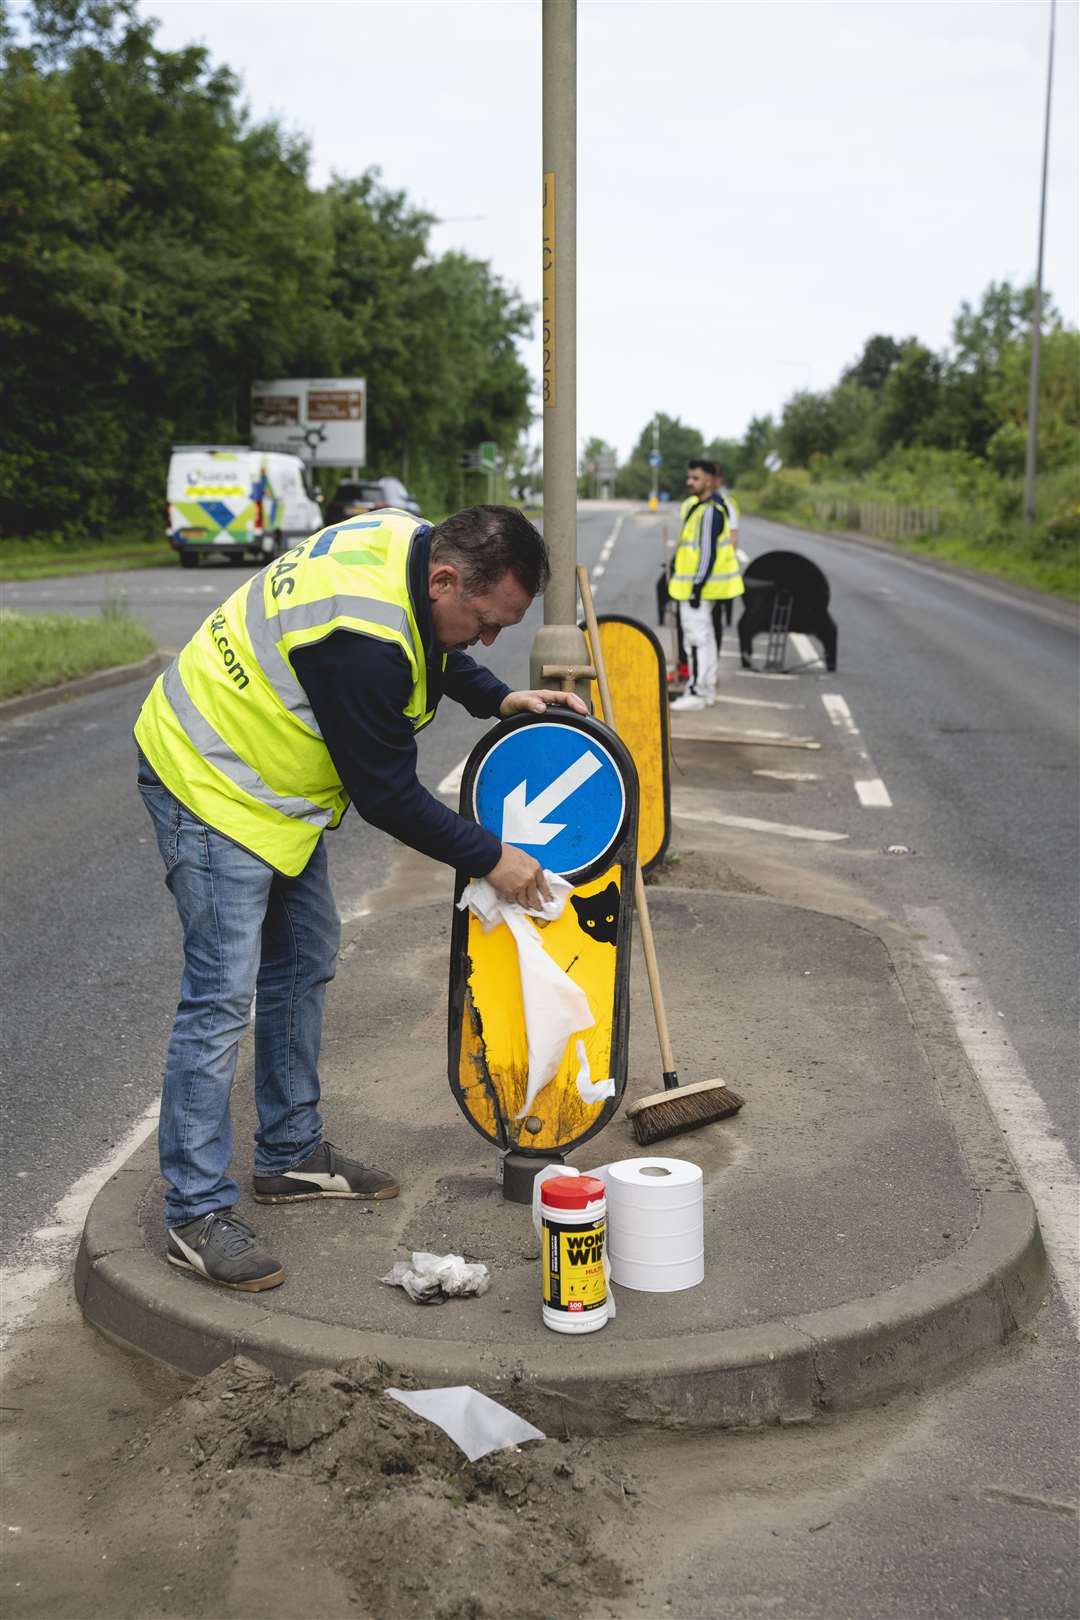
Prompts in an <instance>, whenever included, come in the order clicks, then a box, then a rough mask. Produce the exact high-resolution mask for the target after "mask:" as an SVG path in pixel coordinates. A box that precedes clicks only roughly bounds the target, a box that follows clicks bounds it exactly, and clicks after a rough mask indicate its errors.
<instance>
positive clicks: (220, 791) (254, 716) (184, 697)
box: [135, 512, 445, 877]
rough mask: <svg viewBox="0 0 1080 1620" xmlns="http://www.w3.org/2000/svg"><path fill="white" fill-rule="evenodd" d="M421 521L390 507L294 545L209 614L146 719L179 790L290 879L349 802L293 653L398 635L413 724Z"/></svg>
mask: <svg viewBox="0 0 1080 1620" xmlns="http://www.w3.org/2000/svg"><path fill="white" fill-rule="evenodd" d="M421 527H423V526H422V525H421V523H420V521H419V520H418V519H417V518H414V517H410V516H408V515H407V514H406V513H402V512H387V513H386V515H385V517H383V518H382V519H370V518H369V519H366V520H365V519H358V520H356V521H354V522H352V523H346V524H337V525H335V526H334V527H333V528H328V529H322V530H320V531H319V533H318V534H314V535H312V536H311V538H310V539H308V540H305V541H304V542H303V544H302V545H299V546H295V547H294V548H293V550H292V551H289V552H287V553H286V554H285V556H283V557H282V558H280V560H278V561H277V562H273V563H271V564H270V565H269V566H268V567H266V568H264V569H263V570H262V571H261V573H258V574H256V575H255V576H254V577H253V578H252V579H251V580H249V581H248V583H247V584H245V585H242V586H241V587H240V589H239V590H238V591H234V593H233V595H232V596H230V597H229V599H228V601H226V602H225V604H224V605H223V606H222V607H220V608H219V609H218V610H217V612H216V613H213V614H211V616H210V617H209V618H208V619H207V620H206V621H205V623H204V624H203V625H202V627H201V628H200V629H199V630H198V631H197V632H196V633H195V635H194V636H193V637H192V639H191V640H190V641H189V642H188V644H187V646H186V647H185V648H184V649H183V651H182V652H181V653H180V655H179V657H178V658H177V659H176V660H175V661H174V662H173V663H172V664H170V666H169V668H168V669H167V670H165V672H164V673H163V674H162V675H161V676H159V678H158V680H157V681H156V682H155V683H154V686H153V687H152V688H151V691H150V694H149V696H148V697H147V699H146V702H145V703H144V705H143V708H142V712H141V713H140V715H139V718H138V721H137V723H136V726H135V738H136V741H137V742H138V744H139V746H140V748H141V749H142V751H143V753H144V754H145V755H146V757H147V759H148V760H149V761H150V763H151V765H152V766H153V767H154V769H155V771H156V772H157V774H158V775H159V776H160V778H161V780H162V782H163V783H164V784H165V786H166V787H167V788H168V789H169V792H170V793H171V794H172V795H173V797H174V798H176V799H178V800H179V801H180V803H181V804H184V805H186V806H187V808H188V809H189V810H190V811H192V812H193V814H195V815H196V816H198V817H199V818H200V819H201V820H203V821H205V822H206V823H207V824H208V825H209V826H211V827H214V828H216V829H217V830H218V831H220V832H222V833H224V834H225V836H226V837H227V838H231V839H233V841H234V842H235V843H237V844H241V845H243V846H244V848H246V849H249V850H251V851H252V852H253V853H254V854H255V855H258V856H259V857H260V858H261V859H262V860H264V861H266V862H268V864H269V865H271V866H273V867H276V868H277V870H278V871H280V872H283V873H284V874H285V875H286V876H287V877H295V876H297V875H298V874H299V873H300V872H302V871H303V870H304V867H305V866H306V865H307V862H308V859H309V857H310V855H311V852H312V850H313V849H314V847H315V844H316V842H317V841H318V838H319V835H320V833H321V832H322V831H323V829H324V828H326V827H336V826H337V824H338V822H339V821H340V820H341V818H342V816H343V815H344V814H345V811H346V809H347V808H348V804H349V797H348V794H347V793H346V792H345V789H344V788H343V787H342V784H341V779H340V777H339V776H338V773H337V770H336V768H335V766H334V763H333V761H332V759H331V757H330V751H329V749H328V748H327V746H326V744H325V742H324V741H323V739H322V735H321V733H320V731H319V728H318V725H317V723H316V720H315V716H314V714H313V713H312V710H311V705H310V703H309V701H308V697H307V694H306V692H305V691H304V688H303V686H302V685H301V684H300V682H299V681H298V680H297V678H296V675H295V674H294V672H293V668H292V665H291V664H290V662H289V654H290V653H291V652H292V651H294V650H296V649H298V648H301V647H304V646H308V645H310V644H311V643H313V642H317V641H322V640H323V639H324V638H325V637H327V636H329V635H330V634H332V632H333V631H335V630H352V631H356V632H358V633H360V634H361V635H367V636H375V637H378V638H380V639H382V640H385V641H389V642H392V643H395V644H396V645H398V646H399V647H400V648H401V649H402V651H403V652H404V654H405V656H406V658H407V659H408V662H409V670H410V674H411V677H412V689H411V692H410V695H409V699H408V702H407V703H406V705H405V708H404V713H405V715H406V717H407V718H408V719H409V720H410V722H411V724H412V727H413V730H414V731H419V730H420V728H421V727H422V726H425V725H427V723H428V721H429V720H431V718H432V715H433V713H434V710H433V709H429V707H428V670H427V660H426V656H425V651H424V643H423V638H422V636H421V635H420V633H419V630H418V628H417V623H416V614H415V611H414V608H413V604H412V601H411V599H410V596H409V588H408V572H407V571H408V559H409V547H410V543H411V541H412V538H413V536H414V535H415V534H416V532H417V530H418V529H420V528H421ZM444 662H445V660H444Z"/></svg>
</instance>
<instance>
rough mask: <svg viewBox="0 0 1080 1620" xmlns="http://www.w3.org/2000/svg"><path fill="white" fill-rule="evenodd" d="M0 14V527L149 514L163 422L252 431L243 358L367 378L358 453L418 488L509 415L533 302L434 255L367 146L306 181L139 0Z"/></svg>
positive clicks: (522, 417)
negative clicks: (6, 22)
mask: <svg viewBox="0 0 1080 1620" xmlns="http://www.w3.org/2000/svg"><path fill="white" fill-rule="evenodd" d="M26 21H27V31H28V42H27V43H24V44H20V45H16V44H15V43H14V42H13V40H12V37H11V31H10V29H7V30H6V32H5V31H3V30H0V45H2V49H3V56H2V61H0V195H2V202H0V210H2V212H0V379H2V380H0V411H2V413H3V425H4V433H3V448H2V450H0V532H3V533H5V534H19V533H27V532H33V531H39V530H56V529H62V528H64V527H77V528H78V529H79V530H80V531H81V532H83V533H86V532H87V531H89V532H91V533H93V532H98V533H103V532H104V531H106V530H107V528H108V527H109V526H110V525H117V524H128V523H134V522H139V523H146V522H150V521H154V520H155V518H156V517H157V515H158V514H160V511H161V501H162V491H163V484H164V474H165V464H166V460H167V456H168V449H169V445H170V443H171V442H173V441H174V440H175V439H178V438H182V439H216V438H223V439H237V438H243V437H246V435H247V431H248V401H249V397H250V385H251V382H252V381H253V380H254V379H255V378H256V377H259V376H264V377H266V376H281V375H300V376H304V375H320V374H323V375H335V374H337V375H348V374H359V375H363V376H365V377H366V378H367V379H368V383H369V391H370V409H371V413H372V414H371V421H370V436H369V442H370V445H371V451H370V454H371V457H372V460H373V462H374V470H376V471H379V472H390V471H398V472H402V473H404V474H405V475H406V476H407V477H409V478H410V479H411V481H414V482H416V483H417V484H418V485H420V486H421V487H422V489H423V491H424V493H425V496H426V498H427V499H428V500H429V501H430V502H431V503H432V504H435V505H442V504H450V502H451V500H452V499H453V496H454V494H455V493H456V492H457V491H458V489H459V487H460V473H459V469H458V458H459V456H460V452H461V450H462V448H464V447H466V446H468V445H471V444H475V443H477V442H478V441H480V440H481V439H493V440H495V441H496V442H497V443H498V444H500V445H501V446H503V447H504V449H509V447H510V446H511V445H512V444H513V442H514V440H515V438H516V436H517V434H518V432H519V430H520V429H521V427H522V426H523V425H524V424H525V422H526V421H527V418H528V383H529V379H528V374H527V372H526V369H525V367H524V365H523V364H522V362H521V360H520V357H519V355H518V352H517V346H516V345H517V340H518V338H520V337H521V336H522V335H524V334H525V333H526V332H527V331H528V330H529V325H530V319H531V317H530V313H529V311H528V309H527V308H526V306H525V305H524V304H523V303H522V301H521V299H520V297H519V296H518V294H517V293H516V292H515V291H514V290H513V289H512V288H509V287H507V286H505V285H504V284H503V283H502V282H501V281H500V280H499V278H498V277H497V276H495V275H494V274H493V273H492V271H491V269H490V267H489V266H488V265H486V264H484V263H481V262H480V261H477V260H474V259H470V258H467V257H466V256H464V255H462V254H448V255H445V256H443V257H442V258H439V259H433V258H432V257H431V254H430V251H429V247H428V233H429V229H430V225H431V217H430V216H429V215H427V214H425V213H424V212H423V211H422V210H419V209H417V208H415V207H414V206H413V205H412V204H411V203H410V201H409V199H408V198H407V197H406V196H405V194H404V193H402V192H395V191H391V190H388V189H386V188H385V187H383V185H382V184H381V181H380V178H379V174H378V171H377V170H374V169H369V170H368V171H367V172H366V173H365V174H363V175H362V176H361V177H360V178H359V179H353V180H350V179H337V180H335V181H334V182H333V183H332V184H331V186H330V187H329V188H328V189H327V190H326V191H325V192H319V191H316V190H314V189H313V188H312V187H311V186H310V184H309V181H308V152H307V147H306V145H305V143H304V142H303V141H301V140H299V139H297V138H296V137H295V136H292V135H290V134H289V133H288V132H286V131H284V130H283V129H282V128H281V127H280V126H279V125H277V124H276V123H273V122H269V123H261V124H255V123H252V122H251V121H250V120H249V118H248V116H247V114H246V113H245V112H244V110H243V107H242V104H241V101H240V86H239V83H238V81H237V79H236V78H235V76H234V75H233V74H232V73H231V72H230V71H229V70H228V69H227V68H223V67H220V66H215V65H214V64H213V63H212V62H211V61H210V58H209V55H208V53H207V52H206V51H205V50H204V49H202V48H201V47H196V46H190V47H186V48H184V49H182V50H178V51H162V50H160V49H159V48H158V47H157V46H156V44H155V43H154V33H155V29H156V24H155V23H153V22H152V21H146V20H144V19H142V18H141V17H140V16H139V15H138V14H137V13H136V11H135V6H134V0H36V3H35V4H34V5H32V6H31V8H30V10H29V12H28V13H27V18H26Z"/></svg>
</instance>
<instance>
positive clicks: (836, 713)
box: [821, 692, 892, 810]
mask: <svg viewBox="0 0 1080 1620" xmlns="http://www.w3.org/2000/svg"><path fill="white" fill-rule="evenodd" d="M821 701H822V703H823V704H824V707H825V713H826V714H827V715H828V717H829V719H830V720H831V721H832V723H833V725H834V726H835V727H836V729H837V731H841V732H843V734H844V735H845V736H846V737H848V738H850V742H851V747H852V748H853V749H854V751H855V754H856V756H857V758H858V761H859V764H860V766H861V767H863V771H862V772H861V773H860V775H858V776H857V777H856V780H855V792H856V793H857V794H858V796H859V803H860V804H861V805H862V806H863V808H864V809H865V810H889V809H891V808H892V799H891V798H890V797H889V790H888V788H887V787H886V786H885V783H884V781H883V780H882V778H881V776H880V775H879V773H878V771H877V770H876V768H875V766H874V762H873V760H872V759H871V758H870V755H869V752H868V751H867V748H866V744H865V743H864V742H863V740H862V736H861V734H860V731H859V728H858V726H857V725H856V724H855V716H854V715H853V714H852V712H851V710H850V709H849V708H848V705H847V702H846V700H845V699H844V698H842V697H841V696H840V693H839V692H822V694H821Z"/></svg>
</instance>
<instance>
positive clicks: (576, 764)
mask: <svg viewBox="0 0 1080 1620" xmlns="http://www.w3.org/2000/svg"><path fill="white" fill-rule="evenodd" d="M602 737H603V733H602V732H601V731H600V729H599V728H595V729H594V728H590V729H589V730H588V731H585V730H582V729H580V728H579V727H578V726H576V725H574V724H572V723H570V724H568V723H567V721H566V720H565V719H561V718H560V719H558V720H555V719H550V720H537V721H535V722H534V723H533V724H531V725H525V726H518V727H516V728H514V729H512V730H508V731H507V732H506V733H505V735H504V736H502V737H500V738H499V739H498V741H496V742H495V743H494V744H493V746H492V747H491V748H490V749H489V750H488V751H487V753H486V754H485V755H484V757H483V759H482V760H481V761H480V764H479V766H478V767H477V770H476V775H475V777H474V778H473V785H472V809H473V814H474V815H475V817H476V819H477V821H479V822H480V824H481V825H482V826H484V827H487V828H488V829H489V831H491V832H493V833H494V834H495V835H496V837H497V838H500V839H501V840H502V842H503V843H504V844H516V845H517V847H518V848H519V849H523V850H525V851H526V852H527V853H528V854H529V855H535V857H536V859H537V860H538V861H540V862H541V864H542V865H543V866H545V867H546V868H547V869H548V870H549V871H551V872H558V873H559V874H560V876H562V877H566V878H570V879H574V878H576V877H578V876H580V875H581V874H582V873H584V872H588V871H590V870H592V869H594V868H596V867H598V866H600V865H601V864H602V862H603V861H604V859H605V857H606V856H608V855H609V854H610V853H611V851H612V850H613V849H614V848H615V846H616V845H617V844H618V842H619V840H620V837H621V834H622V831H623V825H624V823H625V821H626V810H627V791H626V782H625V767H624V765H623V764H622V763H621V761H620V760H619V759H617V758H616V755H615V753H614V752H613V740H612V739H610V738H607V739H604V740H601V739H602Z"/></svg>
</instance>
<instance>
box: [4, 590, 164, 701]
mask: <svg viewBox="0 0 1080 1620" xmlns="http://www.w3.org/2000/svg"><path fill="white" fill-rule="evenodd" d="M154 645H155V643H154V638H153V636H151V635H150V634H149V633H148V632H147V631H146V630H144V629H143V627H142V625H141V624H137V623H136V621H135V620H134V619H133V618H132V617H131V614H130V612H129V611H128V606H127V603H126V602H125V601H123V600H122V599H120V600H115V601H108V602H105V603H104V604H103V605H102V609H101V616H100V618H97V619H76V618H69V617H67V616H66V615H63V614H59V613H35V614H23V613H14V612H12V611H10V610H8V609H4V610H3V611H0V700H2V699H4V698H13V697H22V696H23V695H24V694H25V693H27V692H40V691H42V690H43V689H44V688H45V687H48V686H59V685H60V683H61V682H62V681H73V680H77V679H78V677H79V676H80V675H92V674H93V673H94V671H95V670H99V669H112V668H114V667H115V666H116V665H118V664H134V663H137V662H138V661H139V659H140V658H146V657H148V656H149V654H150V653H152V652H153V651H154Z"/></svg>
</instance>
